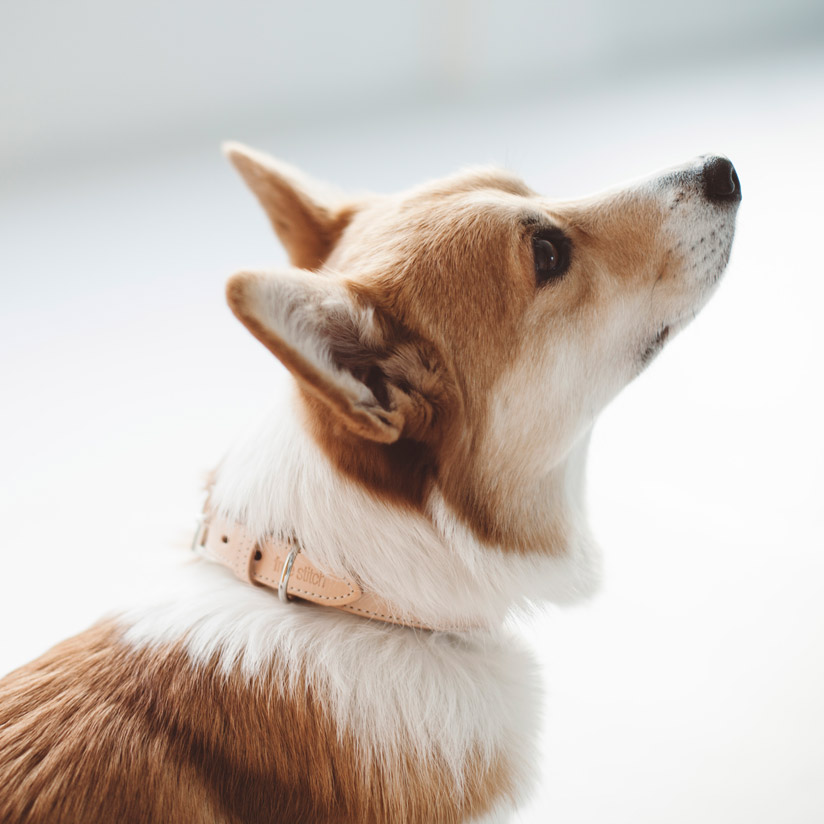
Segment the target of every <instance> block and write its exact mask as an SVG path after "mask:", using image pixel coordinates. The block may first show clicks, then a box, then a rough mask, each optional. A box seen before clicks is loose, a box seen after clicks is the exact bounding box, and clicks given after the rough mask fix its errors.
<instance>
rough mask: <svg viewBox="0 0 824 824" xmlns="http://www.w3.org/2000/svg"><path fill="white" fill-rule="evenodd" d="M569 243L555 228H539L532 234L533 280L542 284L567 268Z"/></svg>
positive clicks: (558, 276)
mask: <svg viewBox="0 0 824 824" xmlns="http://www.w3.org/2000/svg"><path fill="white" fill-rule="evenodd" d="M571 251H572V249H571V244H570V242H569V239H568V238H567V236H566V235H565V234H564V233H563V232H562V231H561V230H560V229H556V228H554V227H553V228H549V227H547V228H544V229H539V230H538V231H537V232H536V233H535V234H534V235H533V236H532V257H533V260H534V261H535V282H536V284H537V285H538V286H543V285H544V284H545V283H548V282H549V281H553V280H558V279H559V278H560V277H561V276H562V275H563V274H564V272H566V270H567V269H569V261H570V253H571Z"/></svg>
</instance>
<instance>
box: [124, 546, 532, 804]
mask: <svg viewBox="0 0 824 824" xmlns="http://www.w3.org/2000/svg"><path fill="white" fill-rule="evenodd" d="M164 588H165V590H166V593H165V594H164V593H163V592H162V591H161V592H159V593H158V594H157V595H156V596H155V597H154V598H152V599H149V601H148V602H147V603H145V604H144V605H142V606H140V607H135V608H132V609H130V610H128V611H127V612H125V613H122V614H121V615H119V616H118V620H119V621H120V622H121V623H122V625H123V626H124V627H125V639H126V640H127V642H129V643H132V644H134V645H136V646H138V647H144V646H147V645H156V644H164V643H173V642H181V641H182V643H183V644H184V646H185V648H186V650H187V651H188V653H189V655H190V656H191V658H192V661H193V663H194V664H195V665H197V664H206V663H209V662H213V661H215V660H217V661H219V664H220V666H221V667H222V668H223V669H224V670H226V671H233V670H236V671H239V672H241V673H242V674H243V675H245V676H246V678H248V680H249V683H250V687H251V688H254V689H261V690H266V689H276V690H279V691H280V692H281V694H283V695H285V696H288V695H290V694H294V692H295V691H296V690H299V691H301V694H302V693H303V691H304V690H305V684H306V682H308V683H309V684H310V685H311V688H312V692H313V695H315V696H316V697H317V698H318V700H319V701H320V702H321V703H322V705H323V706H324V708H325V709H326V711H327V712H328V713H329V714H330V716H331V717H332V718H333V719H334V721H335V723H336V724H337V725H338V728H339V729H340V730H341V731H342V732H348V733H350V734H352V736H353V737H354V739H355V740H356V741H357V742H358V747H359V750H360V751H359V752H358V753H357V755H358V757H359V758H360V759H365V760H369V759H372V758H382V757H384V756H395V755H397V754H398V753H409V752H413V753H415V754H417V755H420V756H423V757H425V758H432V757H437V758H440V759H443V763H445V765H446V766H447V767H448V769H449V770H450V772H451V774H452V775H453V776H454V779H455V788H456V791H460V787H461V782H462V777H463V772H462V771H463V769H464V767H465V764H466V761H467V756H468V755H469V754H470V753H471V754H473V755H477V756H479V757H480V758H481V759H482V761H483V762H485V763H489V762H490V760H491V759H492V758H493V757H497V756H500V755H504V756H505V757H506V758H508V759H511V762H512V763H513V764H514V765H515V767H516V774H519V775H520V776H521V781H522V783H523V784H526V783H527V782H528V779H529V778H531V767H530V765H531V764H532V763H534V752H533V749H534V740H535V736H536V733H537V728H538V726H539V725H538V723H537V719H538V718H539V716H540V700H539V694H538V692H537V689H536V684H537V683H539V681H540V679H539V678H537V672H536V670H537V665H536V663H535V662H534V661H533V659H532V656H531V655H530V653H529V652H527V651H526V649H525V648H524V646H523V645H522V643H521V642H520V641H518V639H517V638H515V637H514V636H513V635H511V634H509V633H508V632H505V631H503V630H501V631H498V632H495V633H488V632H480V631H476V632H472V633H462V634H452V633H437V632H436V633H433V632H427V631H421V630H415V629H411V628H407V627H397V626H392V625H388V624H383V623H377V622H370V621H366V620H364V619H362V618H359V617H356V616H352V615H348V614H345V613H341V612H337V611H335V610H329V609H323V608H318V607H316V606H313V605H307V604H302V603H292V604H282V603H281V602H280V601H278V599H277V597H276V596H275V595H273V593H271V592H269V591H265V590H262V589H258V588H255V587H252V586H249V585H248V584H245V583H242V582H240V581H238V580H236V579H235V578H234V577H233V576H232V575H231V573H230V572H228V571H227V570H226V569H224V568H222V567H218V566H216V565H215V564H213V563H212V562H210V561H207V560H203V559H196V560H192V561H191V562H190V563H189V564H186V565H185V566H183V567H182V568H181V569H180V570H179V572H178V575H177V577H175V578H170V579H169V580H168V581H167V582H166V584H165V587H164ZM192 677H193V678H197V674H196V673H195V672H193V674H192ZM304 679H305V680H304ZM260 698H261V700H266V698H265V692H262V693H261V695H260Z"/></svg>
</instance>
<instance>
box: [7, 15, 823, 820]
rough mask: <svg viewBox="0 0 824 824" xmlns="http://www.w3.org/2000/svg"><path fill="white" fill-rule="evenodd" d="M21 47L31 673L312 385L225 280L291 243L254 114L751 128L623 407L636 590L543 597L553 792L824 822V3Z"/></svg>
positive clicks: (291, 135)
mask: <svg viewBox="0 0 824 824" xmlns="http://www.w3.org/2000/svg"><path fill="white" fill-rule="evenodd" d="M0 77H2V78H3V80H2V83H0V117H1V118H2V122H1V124H0V125H2V128H0V279H2V280H1V282H2V292H0V352H1V353H2V355H0V387H2V389H0V391H2V404H0V463H1V464H2V467H3V472H2V473H1V474H0V523H2V526H3V528H2V536H3V537H2V551H3V558H2V564H1V565H0V623H1V624H2V627H3V630H2V635H0V671H6V670H8V669H11V668H12V667H14V666H17V665H19V664H21V663H23V662H24V661H25V660H27V659H29V658H31V657H33V656H34V655H36V654H38V653H39V652H41V651H42V650H44V649H45V648H46V647H48V646H50V645H51V644H53V643H55V642H56V641H58V640H59V639H60V638H62V637H63V636H65V635H66V634H68V633H70V632H74V631H77V630H80V629H82V628H83V627H84V626H86V625H87V624H88V623H90V622H91V621H93V620H94V619H95V618H97V617H98V616H99V615H100V614H101V613H103V612H105V611H106V610H108V609H110V608H112V607H114V606H116V605H117V604H118V602H119V601H121V600H123V599H124V598H129V597H132V596H133V595H134V594H135V593H137V592H139V591H140V589H141V588H143V587H145V586H147V585H148V584H149V583H150V582H151V580H152V579H153V577H156V576H157V575H158V574H162V572H161V570H163V569H164V568H166V567H167V566H168V565H169V564H170V563H173V562H175V561H176V559H177V558H179V557H180V556H181V555H183V554H184V552H185V546H186V542H187V540H188V537H189V535H190V530H191V527H192V523H193V518H194V515H195V513H196V512H197V510H198V508H199V506H200V501H201V497H200V489H201V486H202V482H203V478H204V475H205V472H206V471H207V470H208V469H209V468H210V467H212V466H213V465H214V464H215V463H216V462H217V461H218V460H219V458H220V456H221V455H222V453H223V452H224V451H225V449H226V447H227V446H228V445H229V443H230V442H231V441H232V439H233V438H234V437H236V436H237V434H238V433H239V432H241V431H242V430H243V428H244V427H246V426H248V425H249V423H250V422H251V421H254V420H256V419H257V417H258V416H259V415H260V414H261V413H262V411H263V410H265V408H266V407H267V405H268V404H269V403H270V401H271V398H272V394H273V392H275V391H277V384H278V382H279V380H280V376H279V367H278V366H277V365H276V364H275V362H274V359H273V358H271V356H270V355H268V353H267V352H265V351H264V350H263V348H262V347H260V346H259V345H258V344H257V343H256V342H255V341H253V340H252V338H251V337H250V336H249V335H248V334H247V333H245V331H244V330H243V329H241V328H240V326H239V325H238V324H236V323H235V322H234V321H233V320H232V318H231V317H230V314H229V312H228V310H227V309H226V308H225V306H224V302H223V282H224V280H225V279H226V277H227V276H228V275H229V274H230V273H231V272H232V271H234V270H236V269H239V268H241V267H243V266H245V265H258V266H260V265H274V264H277V263H280V262H282V261H284V259H285V257H284V254H283V252H282V250H281V249H280V247H279V246H278V245H277V242H276V240H275V239H274V237H273V236H272V234H271V232H270V229H269V226H268V223H267V222H266V220H265V218H264V217H263V215H262V213H261V212H260V211H259V209H258V207H257V204H256V203H255V202H254V200H253V198H252V197H251V195H249V194H248V193H247V192H246V191H245V190H244V188H243V186H242V184H241V182H240V181H239V180H237V179H235V177H234V175H233V173H232V172H231V170H230V168H229V166H228V164H227V163H226V162H225V161H224V159H223V158H222V157H221V155H220V152H219V148H218V147H219V143H220V141H221V140H224V139H228V138H232V139H239V140H243V141H245V142H248V143H250V144H252V145H256V146H258V147H259V148H262V149H265V150H267V151H269V152H271V153H272V154H275V155H278V156H280V157H282V158H284V159H286V160H289V161H291V162H293V163H295V164H297V165H299V166H301V167H303V168H304V169H305V170H306V171H308V172H310V173H311V174H313V175H315V176H317V177H320V178H322V179H327V180H329V181H331V182H333V183H335V184H337V185H339V186H341V187H344V188H350V189H369V190H375V191H391V190H395V189H398V188H402V187H405V186H408V185H412V184H414V183H417V182H419V181H420V180H422V179H425V178H428V177H434V176H439V175H442V174H445V173H448V172H450V171H452V170H454V169H455V168H457V167H460V166H465V165H469V164H476V163H497V164H499V165H503V166H507V167H509V168H511V169H513V170H515V171H517V172H519V173H521V174H522V175H523V176H524V177H525V178H526V180H527V182H528V183H529V184H530V185H532V186H533V188H535V189H538V190H540V191H542V192H544V193H546V194H548V195H557V196H559V197H567V196H577V195H583V194H586V193H589V192H591V191H593V190H596V189H599V188H602V187H604V186H606V185H610V184H613V183H617V182H620V181H622V180H624V179H626V178H628V177H633V176H636V175H639V174H645V173H647V172H650V171H652V170H654V169H656V168H658V167H661V166H665V165H669V164H671V163H676V162H681V161H683V160H686V159H688V158H690V157H692V156H693V155H696V154H699V153H703V152H709V151H714V152H722V153H725V154H727V155H729V156H730V157H731V158H732V160H733V161H734V162H735V164H736V167H737V168H738V171H739V174H740V176H741V180H742V188H743V193H744V201H743V204H742V207H741V210H740V213H739V224H738V225H739V229H738V235H737V239H736V243H735V246H734V249H733V256H732V260H731V262H730V266H729V270H728V274H727V278H726V280H725V282H724V283H723V284H722V287H721V289H720V291H719V293H718V295H717V296H716V298H715V299H714V300H713V302H712V303H711V304H710V305H709V307H708V308H707V309H706V310H705V311H704V312H703V313H702V315H701V316H700V317H699V319H698V320H697V321H696V322H695V323H694V324H693V325H692V327H690V328H689V329H688V330H687V331H686V332H685V333H684V334H683V335H682V336H680V337H679V338H678V339H677V340H676V341H675V342H674V343H672V344H671V345H670V346H669V348H668V350H667V352H666V354H665V355H664V356H662V357H661V358H660V359H658V360H657V361H656V362H655V363H654V364H653V366H652V367H651V368H650V369H649V370H648V371H647V372H646V373H645V374H644V375H643V376H642V377H641V378H640V379H638V380H637V381H636V382H635V383H634V384H633V385H632V386H631V387H629V388H628V389H627V390H626V391H625V392H624V393H623V394H622V395H621V396H620V397H619V398H618V400H616V401H615V402H614V403H613V404H612V405H611V406H610V407H609V408H608V409H607V410H606V412H605V413H604V415H603V417H602V419H601V422H600V423H599V424H598V426H597V427H596V431H595V436H594V439H593V444H592V450H591V464H590V480H589V488H590V494H589V502H590V510H591V518H592V522H593V527H594V530H595V532H596V534H597V536H598V537H599V539H600V541H601V544H602V546H603V548H604V555H605V582H604V587H603V589H602V592H601V593H600V594H599V595H598V596H597V597H596V598H595V599H594V600H593V601H591V602H590V603H588V604H585V605H582V606H581V607H578V608H574V609H567V610H550V611H548V612H547V613H546V614H544V615H542V616H540V617H538V618H536V619H535V620H534V621H532V622H530V623H528V624H525V625H524V626H523V628H522V630H521V631H522V632H524V633H525V634H527V635H528V636H529V637H530V638H531V640H532V643H533V644H534V646H535V649H536V652H537V654H538V655H539V656H540V658H541V660H542V662H543V663H544V666H545V669H546V681H547V702H546V709H545V717H544V719H543V722H542V730H543V742H544V743H543V751H544V755H543V760H542V763H541V768H540V772H541V775H542V782H541V786H540V787H539V791H538V793H537V795H536V796H535V798H534V799H533V801H532V802H531V803H530V804H528V805H526V806H525V807H524V808H523V809H522V810H521V811H520V813H519V817H518V819H517V820H519V821H522V822H545V821H555V822H565V824H566V823H567V822H574V823H575V824H579V823H580V824H595V822H597V823H598V824H603V822H610V824H625V823H626V824H660V822H664V821H665V822H668V824H681V823H682V822H683V824H687V823H688V822H689V823H690V824H694V822H696V821H701V822H705V823H708V822H709V823H713V824H714V823H715V822H718V824H722V822H723V824H731V823H732V822H742V824H743V823H744V822H746V823H747V824H754V823H757V824H762V822H763V824H767V822H770V824H772V823H773V822H776V821H780V822H782V824H791V823H792V822H798V824H813V823H814V822H820V821H822V820H824V782H822V775H824V706H823V704H824V702H822V696H824V595H822V593H824V505H823V504H822V501H824V481H822V465H824V443H823V442H822V421H824V390H822V375H823V374H824V366H823V363H824V345H823V344H822V337H821V324H822V319H821V307H822V305H824V265H822V255H821V243H820V235H821V231H822V226H824V207H822V205H821V189H822V186H823V185H824V159H823V158H822V146H824V4H822V3H821V2H819V1H818V0H783V2H780V3H779V2H777V0H775V1H774V0H750V2H743V1H742V2H723V0H693V2H691V3H689V4H686V3H683V4H679V3H667V4H664V3H652V2H646V0H623V2H608V0H575V2H570V3H567V4H561V3H549V2H541V3H538V2H529V0H509V1H508V2H498V1H497V0H476V2H469V0H440V2H435V0H419V1H418V2H396V3H391V2H379V0H350V2H348V3H335V2H331V0H318V1H317V2H306V3H285V2H280V0H271V1H270V2H253V1H252V0H233V2H231V3H230V2H218V0H209V1H208V2H202V0H201V2H194V0H164V2H158V1H157V0H144V2H141V3H136V2H118V3H111V2H104V1H103V0H63V2H61V3H53V2H45V0H29V1H28V2H26V3H15V4H11V3H6V4H3V5H2V6H0Z"/></svg>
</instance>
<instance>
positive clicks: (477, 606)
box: [211, 392, 600, 627]
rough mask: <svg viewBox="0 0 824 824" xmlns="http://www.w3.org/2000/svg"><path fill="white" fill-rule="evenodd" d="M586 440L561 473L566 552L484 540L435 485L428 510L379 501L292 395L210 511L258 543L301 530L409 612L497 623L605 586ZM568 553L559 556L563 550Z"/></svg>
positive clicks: (223, 478) (336, 569) (308, 543)
mask: <svg viewBox="0 0 824 824" xmlns="http://www.w3.org/2000/svg"><path fill="white" fill-rule="evenodd" d="M585 450H586V441H583V442H582V443H581V445H580V448H579V449H578V450H576V451H573V453H572V455H571V456H570V457H569V459H568V461H567V463H566V464H565V465H564V466H562V467H559V469H558V471H559V472H562V473H563V478H562V481H561V482H560V483H559V484H557V485H556V488H557V489H558V490H559V492H558V494H559V495H560V496H561V497H560V498H559V500H557V501H556V502H554V503H555V505H556V506H557V508H558V509H559V510H563V511H564V513H565V515H566V522H567V524H568V529H567V536H566V537H567V540H566V546H565V547H561V548H557V547H556V548H555V552H554V553H550V552H547V553H545V554H540V553H533V554H531V555H526V554H523V555H522V554H519V553H514V552H511V551H510V552H506V551H504V550H502V549H500V548H496V547H494V546H489V545H483V544H481V543H479V541H478V540H477V539H476V538H475V537H474V535H473V534H472V533H471V531H470V530H469V529H468V528H467V527H466V526H465V525H464V524H462V522H461V521H460V520H459V519H458V518H457V517H456V516H455V515H454V513H452V512H451V510H450V509H449V507H448V506H447V504H446V503H445V502H444V500H443V498H442V497H441V496H440V494H439V493H438V492H437V490H436V491H435V492H434V493H433V495H432V496H431V498H430V500H429V502H428V511H427V512H426V513H425V514H416V513H413V512H410V511H409V510H407V509H401V508H400V507H397V506H394V505H392V504H391V503H389V502H386V501H383V500H381V499H380V498H378V497H376V496H375V495H373V494H371V493H369V492H368V491H367V490H365V489H363V488H362V487H361V486H360V485H358V484H357V483H355V482H354V481H350V480H348V479H347V478H345V477H343V476H342V475H341V474H340V473H339V472H338V471H337V470H336V469H335V468H334V467H333V466H332V465H331V464H330V463H329V461H328V459H327V458H326V456H325V455H324V454H323V453H322V452H321V451H320V449H319V447H318V446H317V445H316V444H315V443H314V442H313V441H312V440H311V438H310V437H309V436H308V435H307V434H306V432H305V431H304V429H303V427H302V425H301V423H300V421H299V419H298V413H297V411H296V410H295V408H294V403H293V398H292V395H291V394H290V393H288V392H285V393H283V395H282V396H281V399H280V401H279V405H278V408H277V409H276V410H275V411H274V413H273V414H270V415H268V416H267V417H266V419H265V420H264V422H263V424H262V426H261V427H260V428H258V429H257V430H254V431H253V432H251V433H250V434H249V435H248V436H247V437H246V438H245V439H244V440H242V441H241V442H240V443H239V444H238V445H237V446H236V447H235V448H234V449H232V450H231V451H230V453H229V455H228V457H227V458H226V459H225V460H224V461H223V463H222V464H221V466H220V468H219V471H218V476H217V480H216V483H215V486H214V489H213V491H212V496H211V500H212V505H213V506H214V507H215V509H216V510H217V511H218V512H219V513H220V514H221V515H223V516H224V517H227V518H229V519H232V520H237V521H240V522H242V523H244V524H245V525H246V527H247V528H248V529H249V530H250V531H251V532H253V533H255V534H256V535H257V536H259V537H265V536H267V535H271V534H272V533H284V534H296V535H298V536H299V537H300V539H301V542H302V544H303V546H304V552H305V553H306V556H307V557H308V558H309V559H310V560H311V561H312V562H313V563H314V564H315V565H317V566H318V567H320V568H321V569H324V570H326V571H328V572H329V573H331V574H333V575H334V574H338V575H343V574H348V575H355V576H356V577H357V578H359V579H360V580H361V581H362V582H363V585H364V587H365V588H367V589H370V590H372V591H374V592H376V593H378V594H380V595H381V596H383V597H385V598H388V599H389V600H391V601H392V602H393V603H394V604H395V605H397V607H398V608H399V609H400V610H401V611H408V613H409V614H410V615H418V616H420V618H421V619H422V620H424V621H428V622H431V623H433V624H437V625H444V624H446V625H449V624H453V623H457V624H460V623H462V622H465V621H466V620H467V619H468V620H470V621H472V622H473V623H476V624H481V625H484V626H489V627H491V626H495V625H499V624H500V623H501V622H502V621H503V619H504V617H505V615H506V614H507V613H508V612H509V611H510V610H512V609H513V608H522V609H523V608H528V607H529V606H530V605H532V604H536V603H543V602H545V601H547V600H549V601H554V602H563V603H566V602H570V601H575V600H578V599H580V598H582V597H584V596H587V595H589V594H591V593H592V592H593V591H594V590H595V588H596V586H597V583H598V581H599V571H600V553H599V552H598V551H597V548H596V547H595V545H594V542H593V541H592V539H591V538H590V536H589V533H588V531H587V528H586V522H585V518H584V516H583V512H582V510H581V507H580V505H579V501H580V498H581V489H580V487H581V485H582V475H583V472H582V466H583V459H584V453H585ZM558 549H560V550H561V551H558Z"/></svg>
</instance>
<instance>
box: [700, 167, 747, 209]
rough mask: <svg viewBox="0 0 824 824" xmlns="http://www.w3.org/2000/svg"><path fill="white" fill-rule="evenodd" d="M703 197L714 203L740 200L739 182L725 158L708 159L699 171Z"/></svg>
mask: <svg viewBox="0 0 824 824" xmlns="http://www.w3.org/2000/svg"><path fill="white" fill-rule="evenodd" d="M701 180H702V182H703V185H704V196H705V197H706V198H707V200H710V201H712V202H714V203H720V202H727V201H738V200H741V182H740V181H739V180H738V173H737V172H736V171H735V166H733V165H732V163H731V161H730V160H729V159H728V158H726V157H719V156H714V157H709V158H707V160H706V162H705V163H704V168H703V169H702V171H701Z"/></svg>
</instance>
